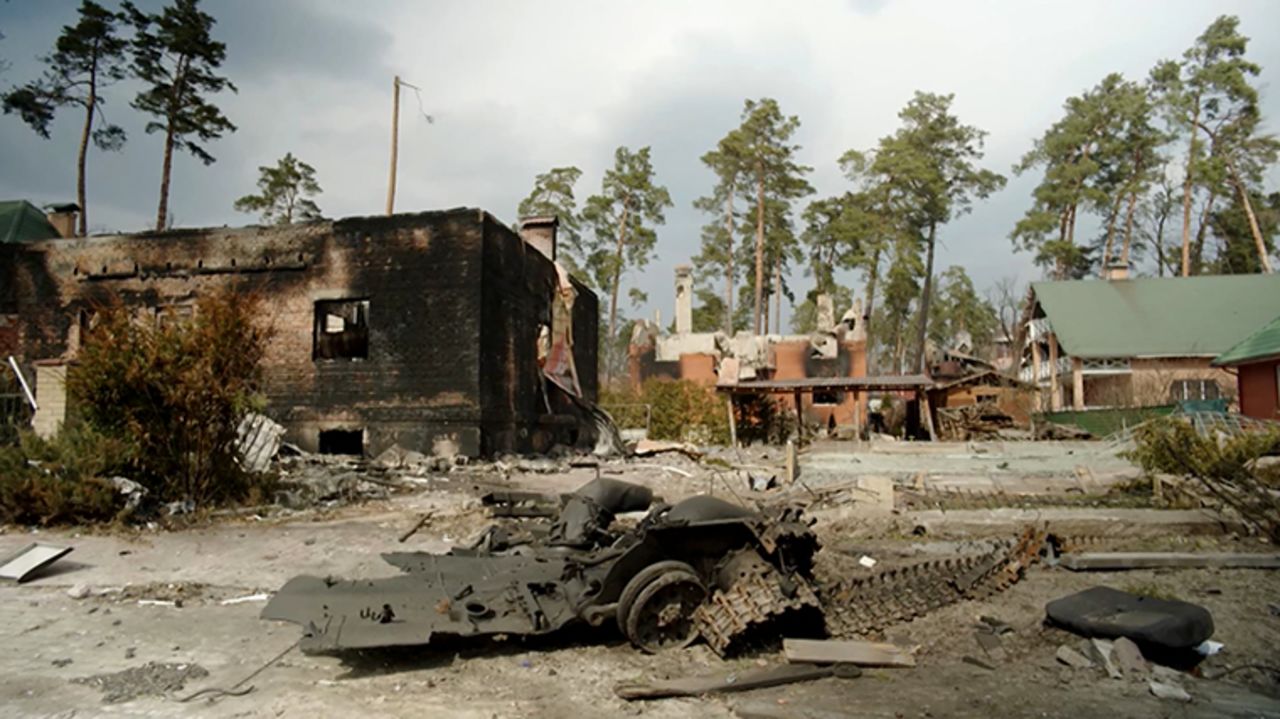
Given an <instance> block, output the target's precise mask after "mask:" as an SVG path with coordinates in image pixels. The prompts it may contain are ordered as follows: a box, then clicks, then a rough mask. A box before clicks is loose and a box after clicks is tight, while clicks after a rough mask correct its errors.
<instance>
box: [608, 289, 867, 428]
mask: <svg viewBox="0 0 1280 719" xmlns="http://www.w3.org/2000/svg"><path fill="white" fill-rule="evenodd" d="M675 297H676V317H675V327H674V330H675V331H674V332H670V333H663V332H662V331H661V328H660V327H658V326H657V324H656V323H655V324H651V323H648V322H640V323H637V325H636V327H635V330H634V331H633V334H632V337H631V344H630V347H629V350H628V361H629V379H630V382H631V385H632V387H633V388H639V386H640V385H641V384H643V383H644V382H645V381H647V380H649V379H653V378H665V379H677V380H679V379H683V380H690V381H693V382H698V383H702V384H707V385H718V386H720V387H722V388H724V387H729V386H734V385H737V384H738V383H739V382H750V381H755V380H805V379H818V378H823V379H837V378H861V377H865V376H866V374H867V336H866V329H865V323H864V318H863V316H862V307H861V303H860V302H855V303H854V306H853V307H851V308H849V310H848V311H846V312H845V313H844V315H843V316H842V317H841V318H840V319H839V320H838V321H837V320H836V315H835V308H834V306H833V305H832V303H831V298H830V297H829V296H827V295H821V296H819V298H818V317H817V325H818V327H817V330H816V331H815V332H813V333H812V334H807V335H778V334H772V335H770V334H766V335H754V334H751V333H748V332H739V333H737V334H736V335H734V336H732V337H730V336H729V335H728V334H726V333H724V332H694V331H693V276H692V270H691V268H689V267H688V266H686V265H681V266H679V267H677V268H676V276H675ZM778 401H779V402H780V403H782V404H783V405H786V406H787V407H788V408H790V409H792V410H794V409H796V408H797V403H799V410H800V414H801V416H803V417H804V418H805V421H807V422H810V423H812V424H816V425H820V426H824V427H825V426H840V427H861V426H862V425H863V423H864V421H865V417H866V401H867V397H866V393H865V392H863V391H854V390H847V389H838V388H837V389H821V390H818V391H812V392H805V393H803V394H790V393H788V394H787V395H786V396H782V397H779V398H778Z"/></svg>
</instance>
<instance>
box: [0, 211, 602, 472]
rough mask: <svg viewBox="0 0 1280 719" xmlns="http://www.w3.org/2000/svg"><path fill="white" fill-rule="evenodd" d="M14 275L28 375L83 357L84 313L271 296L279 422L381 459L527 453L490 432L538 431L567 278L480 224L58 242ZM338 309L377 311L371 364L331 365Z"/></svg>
mask: <svg viewBox="0 0 1280 719" xmlns="http://www.w3.org/2000/svg"><path fill="white" fill-rule="evenodd" d="M531 256H533V257H536V258H537V259H531ZM538 260H540V262H539V261H538ZM13 274H14V288H13V296H14V297H15V298H16V302H15V305H16V306H15V310H16V312H15V314H17V316H18V317H19V327H18V333H17V334H18V341H17V344H18V346H19V347H20V349H21V354H22V355H23V358H24V360H26V361H31V360H36V359H47V358H56V357H68V356H69V355H70V354H71V353H72V352H73V351H74V347H75V345H76V344H77V341H78V324H79V323H80V322H81V321H82V320H81V319H80V318H82V316H83V315H82V312H92V311H94V309H95V308H96V307H98V306H100V305H101V304H103V303H107V302H112V301H117V300H118V301H121V302H124V303H126V304H129V305H133V306H140V307H145V308H148V309H150V310H152V311H159V312H163V311H166V308H170V307H175V306H178V307H180V306H182V305H184V304H189V303H191V302H192V301H193V300H194V299H195V298H196V297H197V296H199V295H201V294H204V293H207V292H214V291H219V290H230V291H233V292H236V293H242V294H246V295H250V294H252V295H256V296H257V297H259V299H260V300H261V302H260V304H259V309H260V311H261V313H262V320H263V322H264V323H266V324H268V325H269V326H270V327H271V329H272V338H271V340H270V342H269V344H268V347H267V353H266V357H265V361H264V364H265V370H266V393H267V396H268V401H269V410H268V413H269V414H270V415H271V416H272V417H273V418H275V419H276V420H277V421H279V422H281V423H282V424H284V425H285V426H286V427H287V428H288V430H289V434H288V436H287V438H288V439H289V440H290V441H294V442H297V443H298V444H299V445H300V446H302V447H303V448H304V449H309V450H313V451H314V450H317V449H319V447H320V445H321V433H322V432H326V431H331V430H339V431H362V432H363V447H364V450H365V451H366V452H367V453H370V454H376V453H378V452H380V451H381V450H382V449H384V448H386V447H388V446H390V445H392V444H400V445H401V446H404V447H407V448H412V449H417V450H420V451H426V452H429V451H431V450H432V449H433V447H435V446H437V445H439V444H440V443H446V444H451V445H453V446H456V447H457V448H458V449H459V450H461V451H462V452H464V453H467V454H477V453H480V452H481V451H490V450H493V449H498V448H510V449H520V448H521V447H519V446H508V445H506V444H505V443H506V442H507V441H508V439H507V438H505V437H504V438H502V439H500V441H499V444H502V445H503V446H502V447H499V446H498V445H495V444H494V442H493V441H491V440H490V439H487V438H486V436H485V430H486V428H487V427H495V428H496V427H498V426H500V425H503V426H513V425H514V424H518V423H519V422H525V423H529V422H534V421H536V418H537V413H538V407H537V405H536V404H535V403H534V402H532V401H530V397H531V396H532V397H536V393H537V386H538V382H537V380H536V342H535V341H536V337H537V328H538V322H539V321H540V318H541V317H542V315H543V314H546V315H547V316H548V317H549V302H550V296H551V295H550V289H549V286H548V284H547V283H548V278H551V279H554V276H555V272H554V268H553V266H552V265H551V263H550V262H549V261H547V260H545V258H541V256H539V255H537V253H532V252H529V251H526V249H525V245H524V243H523V242H521V241H520V240H519V239H518V238H517V237H516V235H515V234H514V233H513V232H511V231H510V230H508V229H507V228H505V227H503V226H502V225H501V224H500V223H498V222H496V221H495V220H494V219H493V218H492V217H490V216H488V215H487V214H485V213H483V212H481V211H479V210H471V209H461V210H451V211H447V212H429V213H421V214H412V215H395V216H391V217H368V218H351V219H346V220H339V221H334V222H318V223H308V224H305V225H295V226H291V227H273V228H260V227H250V228H243V229H235V230H227V229H214V230H195V231H180V232H167V233H160V234H147V235H137V236H121V237H100V238H88V239H79V240H51V241H46V242H40V243H33V244H31V245H28V246H26V247H25V249H24V251H23V252H21V253H19V257H18V258H17V261H16V262H15V265H14V272H13ZM518 278H523V279H518ZM486 292H488V294H486ZM592 299H594V298H592ZM335 301H346V302H351V303H359V304H360V305H361V307H362V309H361V312H360V313H359V314H360V315H361V317H363V322H364V323H365V326H364V328H363V331H364V332H366V333H367V350H366V351H365V353H364V356H362V357H356V358H346V357H337V358H323V357H317V356H316V344H317V342H316V336H317V334H322V333H323V332H324V331H326V328H325V326H324V317H319V318H318V317H317V306H318V305H317V303H321V305H322V306H324V307H330V306H332V305H331V304H326V303H333V302H335ZM365 303H367V304H365ZM322 314H323V313H322ZM339 324H341V323H340V322H339ZM592 324H594V322H592ZM526 336H527V337H528V341H527V342H524V339H525V337H526ZM338 344H339V345H342V343H338ZM524 345H528V348H527V353H526V351H525V350H524V348H523V347H524ZM591 354H592V358H594V351H592V352H591ZM589 366H590V367H591V368H592V369H594V361H592V363H591V364H590V365H589ZM500 370H501V371H500ZM508 370H509V371H508ZM531 371H532V372H533V373H534V377H533V378H532V379H531V378H530V376H529V374H530V372H531ZM592 374H594V373H592ZM591 379H592V382H593V383H594V376H592V377H591ZM513 382H520V383H521V385H520V386H516V385H514V384H512V383H513ZM524 385H528V386H529V387H531V388H532V389H526V387H525V386H524Z"/></svg>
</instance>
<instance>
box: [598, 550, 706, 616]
mask: <svg viewBox="0 0 1280 719" xmlns="http://www.w3.org/2000/svg"><path fill="white" fill-rule="evenodd" d="M673 570H681V571H685V572H688V573H689V574H694V575H696V574H697V573H696V572H694V571H693V567H691V566H689V565H688V564H685V563H684V562H678V561H676V560H674V559H669V560H666V561H662V562H654V563H653V564H650V565H649V566H647V567H645V568H644V569H641V570H640V571H638V572H636V573H635V575H634V576H632V577H631V580H630V581H629V582H627V586H625V587H623V588H622V594H620V595H618V607H617V614H616V616H617V618H618V630H619V631H621V632H622V633H623V634H626V633H627V618H628V617H629V616H630V615H631V605H632V604H635V602H636V597H638V596H640V592H643V591H644V588H645V587H647V586H649V582H652V581H653V580H655V579H657V578H658V577H660V576H662V575H663V574H665V573H666V572H669V571H673Z"/></svg>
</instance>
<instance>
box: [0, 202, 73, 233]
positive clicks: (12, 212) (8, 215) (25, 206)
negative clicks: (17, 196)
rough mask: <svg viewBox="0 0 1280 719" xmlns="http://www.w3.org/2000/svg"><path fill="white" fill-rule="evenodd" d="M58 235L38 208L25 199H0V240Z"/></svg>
mask: <svg viewBox="0 0 1280 719" xmlns="http://www.w3.org/2000/svg"><path fill="white" fill-rule="evenodd" d="M56 237H59V235H58V231H57V230H55V229H54V228H53V225H51V224H49V218H47V217H45V216H44V213H43V212H41V211H40V208H38V207H36V206H35V205H33V204H31V203H30V202H27V201H26V200H5V201H0V242H32V241H34V240H51V239H54V238H56Z"/></svg>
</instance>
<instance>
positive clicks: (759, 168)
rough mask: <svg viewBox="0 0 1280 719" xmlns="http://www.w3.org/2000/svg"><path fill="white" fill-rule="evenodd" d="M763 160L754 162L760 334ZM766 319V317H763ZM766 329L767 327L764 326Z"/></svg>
mask: <svg viewBox="0 0 1280 719" xmlns="http://www.w3.org/2000/svg"><path fill="white" fill-rule="evenodd" d="M764 309H765V308H764V162H763V161H757V163H756V312H755V332H756V334H757V335H758V334H761V331H760V317H761V314H762V313H763V311H764ZM765 319H766V321H767V320H768V318H767V317H766V318H765ZM765 329H766V330H767V329H768V328H767V327H766V328H765Z"/></svg>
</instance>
